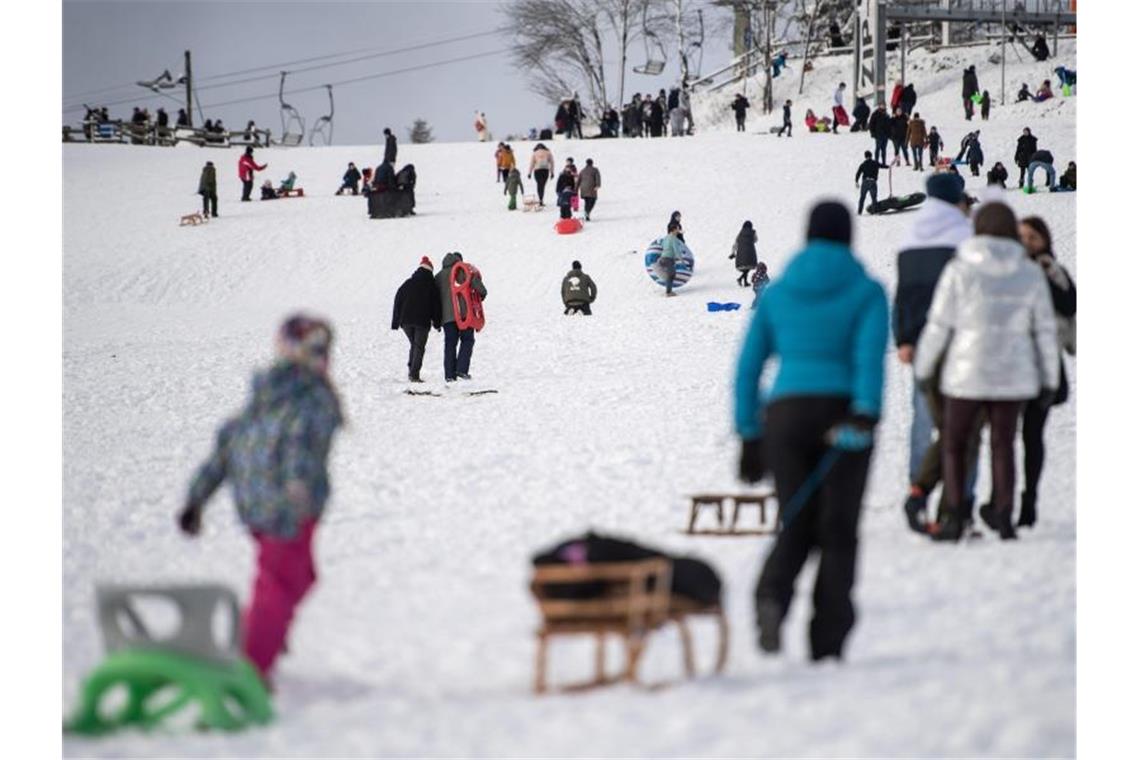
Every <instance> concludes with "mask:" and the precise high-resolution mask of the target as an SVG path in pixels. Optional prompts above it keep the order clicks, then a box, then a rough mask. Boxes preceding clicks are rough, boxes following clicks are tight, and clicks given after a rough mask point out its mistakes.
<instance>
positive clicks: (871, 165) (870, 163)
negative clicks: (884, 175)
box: [855, 158, 887, 184]
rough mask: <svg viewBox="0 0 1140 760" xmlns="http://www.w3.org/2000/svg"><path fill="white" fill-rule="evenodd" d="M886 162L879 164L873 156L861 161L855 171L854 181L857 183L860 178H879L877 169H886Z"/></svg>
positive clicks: (873, 180) (876, 179) (874, 180)
mask: <svg viewBox="0 0 1140 760" xmlns="http://www.w3.org/2000/svg"><path fill="white" fill-rule="evenodd" d="M886 168H887V165H886V164H880V163H879V162H878V161H876V160H875V159H873V158H868V159H867V160H866V161H864V162H863V163H861V164H859V169H858V170H857V171H856V172H855V183H856V184H858V183H859V180H860V178H862V179H869V180H871V181H872V182H877V181H878V179H879V169H886Z"/></svg>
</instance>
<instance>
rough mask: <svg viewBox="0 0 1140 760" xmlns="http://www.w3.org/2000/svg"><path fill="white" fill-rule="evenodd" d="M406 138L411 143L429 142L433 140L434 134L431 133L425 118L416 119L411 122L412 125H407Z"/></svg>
mask: <svg viewBox="0 0 1140 760" xmlns="http://www.w3.org/2000/svg"><path fill="white" fill-rule="evenodd" d="M408 140H410V141H411V142H413V143H429V142H432V141H434V140H435V136H434V135H432V133H431V125H430V124H428V123H427V120H426V119H416V120H415V121H413V122H412V126H410V127H408Z"/></svg>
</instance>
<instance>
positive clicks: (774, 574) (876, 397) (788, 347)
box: [734, 201, 888, 660]
mask: <svg viewBox="0 0 1140 760" xmlns="http://www.w3.org/2000/svg"><path fill="white" fill-rule="evenodd" d="M887 323H888V319H887V296H886V294H885V292H884V291H883V287H882V285H880V284H879V283H878V282H876V281H875V280H873V279H871V278H870V277H869V276H868V275H867V273H866V272H865V271H864V269H863V266H862V264H860V263H859V261H858V260H857V259H856V258H855V255H854V254H853V253H852V251H851V212H850V211H849V210H848V209H847V207H846V206H844V205H843V204H841V203H838V202H834V201H825V202H822V203H819V204H817V205H816V206H815V208H813V209H812V211H811V215H810V217H809V221H808V230H807V245H806V246H805V247H804V249H803V250H801V251H800V252H799V253H797V254H796V255H795V256H794V257H793V258H792V260H791V261H790V262H789V263H788V265H787V267H786V268H785V270H784V273H783V274H782V275H781V276H780V277H778V278H777V279H776V280H775V281H773V282H772V284H771V285H769V286H768V288H767V289H766V290H765V292H764V297H763V298H761V299H760V302H759V303H758V304H757V306H756V311H755V313H754V315H753V317H752V322H751V325H750V326H749V328H748V333H747V336H746V338H745V341H744V345H743V348H742V350H741V354H740V360H739V363H738V365H737V370H736V388H735V415H734V417H735V427H736V432H737V434H739V435H740V437H741V439H742V441H743V445H742V448H741V455H740V477H741V478H742V479H743V480H745V481H748V482H756V481H758V480H760V479H762V478H763V477H764V475H765V474H766V473H767V472H768V470H769V469H771V472H772V475H773V476H774V479H775V482H776V495H777V497H778V498H779V500H780V506H781V521H782V524H783V527H782V529H781V531H780V533H779V535H778V536H777V538H776V543H775V545H774V546H773V547H772V551H771V552H770V553H769V554H768V558H767V559H766V560H765V562H764V568H763V570H762V571H761V573H760V579H759V582H758V583H757V586H756V624H757V627H758V628H759V644H760V648H761V649H762V650H764V651H766V652H777V651H779V649H780V627H781V625H782V623H783V620H784V616H785V615H786V614H787V611H788V608H789V607H790V606H791V602H792V595H793V592H794V589H795V582H796V576H798V575H799V572H800V570H801V569H802V568H803V565H804V562H805V561H806V560H807V558H808V555H809V554H810V553H811V552H812V551H813V550H819V553H820V561H819V572H818V574H817V576H816V582H815V594H814V603H815V615H814V617H813V619H812V621H811V630H810V637H809V638H810V643H811V657H812V659H813V660H823V659H826V658H829V657H834V658H837V659H838V658H840V657H842V654H843V644H844V642H845V640H846V638H847V634H848V633H849V632H850V630H851V628H852V627H853V626H854V624H855V608H854V606H853V605H852V602H851V588H852V585H853V584H854V581H855V554H856V543H857V534H858V525H859V513H860V510H861V506H862V500H863V488H864V486H865V484H866V479H867V470H868V467H869V465H870V462H871V449H872V445H873V443H874V439H873V433H874V428H875V425H876V423H877V422H878V419H879V414H880V411H881V409H882V395H883V359H884V355H885V352H886V348H887ZM776 356H778V357H779V360H780V366H779V371H778V372H777V374H776V378H775V381H774V384H773V385H772V387H771V388H770V389H769V390H768V391H767V392H766V393H762V392H761V390H760V387H759V382H760V374H761V372H762V371H763V369H764V365H765V363H766V362H767V361H768V360H769V359H771V358H774V357H776Z"/></svg>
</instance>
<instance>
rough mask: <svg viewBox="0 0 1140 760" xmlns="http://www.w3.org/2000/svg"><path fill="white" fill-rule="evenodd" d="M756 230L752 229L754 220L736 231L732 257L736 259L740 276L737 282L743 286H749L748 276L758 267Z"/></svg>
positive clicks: (730, 255) (730, 256)
mask: <svg viewBox="0 0 1140 760" xmlns="http://www.w3.org/2000/svg"><path fill="white" fill-rule="evenodd" d="M756 239H757V238H756V230H754V229H752V222H745V223H744V226H743V227H741V228H740V232H738V233H736V242H735V243H733V245H732V253H730V254H729V256H728V257H729V258H730V259H736V271H737V272H740V276H739V277H737V278H736V284H737V285H739V286H740V287H742V288H746V287H748V276H749V275H750V274H751V273H752V270H753V269H755V268H756V258H757V257H756Z"/></svg>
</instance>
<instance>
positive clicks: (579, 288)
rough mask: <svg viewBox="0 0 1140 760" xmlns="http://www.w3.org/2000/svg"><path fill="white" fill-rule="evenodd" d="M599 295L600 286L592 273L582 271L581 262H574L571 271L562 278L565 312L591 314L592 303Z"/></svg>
mask: <svg viewBox="0 0 1140 760" xmlns="http://www.w3.org/2000/svg"><path fill="white" fill-rule="evenodd" d="M597 297H598V287H597V286H596V285H594V281H593V279H591V277H590V275H588V274H586V273H585V272H583V271H582V264H581V263H580V262H577V261H575V262H573V263H572V264H571V265H570V271H569V272H567V273H566V276H565V277H563V278H562V306H563V307H564V308H563V311H562V313H563V314H585V315H586V316H587V317H588V316H590V314H591V312H590V304H592V303H593V302H594V300H595V299H597Z"/></svg>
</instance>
